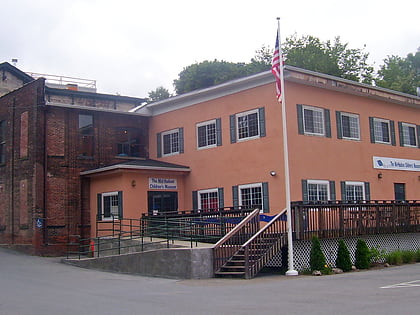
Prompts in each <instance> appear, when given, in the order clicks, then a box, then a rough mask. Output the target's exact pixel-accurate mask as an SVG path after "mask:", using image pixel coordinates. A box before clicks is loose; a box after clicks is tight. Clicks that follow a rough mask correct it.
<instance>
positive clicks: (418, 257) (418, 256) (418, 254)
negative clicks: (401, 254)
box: [416, 249, 420, 262]
mask: <svg viewBox="0 0 420 315" xmlns="http://www.w3.org/2000/svg"><path fill="white" fill-rule="evenodd" d="M416 262H420V249H418V250H416Z"/></svg>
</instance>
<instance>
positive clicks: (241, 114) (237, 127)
mask: <svg viewBox="0 0 420 315" xmlns="http://www.w3.org/2000/svg"><path fill="white" fill-rule="evenodd" d="M252 114H257V128H258V133H257V135H255V136H248V137H243V138H241V137H240V135H239V127H240V124H241V123H240V122H239V118H241V117H245V116H249V115H252ZM235 119H236V139H237V142H241V141H246V140H252V139H258V138H260V137H261V130H260V114H259V111H258V108H257V109H252V110H249V111H246V112H242V113H238V114H236V115H235ZM247 128H248V133H249V123H248V127H247Z"/></svg>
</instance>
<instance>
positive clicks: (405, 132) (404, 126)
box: [401, 122, 418, 148]
mask: <svg viewBox="0 0 420 315" xmlns="http://www.w3.org/2000/svg"><path fill="white" fill-rule="evenodd" d="M401 128H402V135H403V139H402V142H403V146H404V147H410V148H417V145H418V143H417V139H418V135H417V126H416V125H414V124H409V123H405V122H402V123H401ZM408 128H413V129H414V141H415V144H414V145H412V144H410V143H409V142H410V138H409V137H410V135H409V132H408V130H409V129H408ZM406 136H407V137H406Z"/></svg>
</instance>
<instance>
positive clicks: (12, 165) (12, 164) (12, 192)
mask: <svg viewBox="0 0 420 315" xmlns="http://www.w3.org/2000/svg"><path fill="white" fill-rule="evenodd" d="M15 111H16V98H13V102H12V119H11V121H10V125H11V126H10V130H11V135H10V138H11V139H10V143H11V151H12V152H11V157H12V158H11V159H10V175H11V176H10V177H11V178H10V187H11V189H10V200H9V203H10V205H9V207H10V214H11V215H10V216H11V223H12V224H11V229H12V230H11V240H10V241H11V244H14V243H15V206H14V205H15V203H14V199H15V150H14V148H15V115H16V114H15Z"/></svg>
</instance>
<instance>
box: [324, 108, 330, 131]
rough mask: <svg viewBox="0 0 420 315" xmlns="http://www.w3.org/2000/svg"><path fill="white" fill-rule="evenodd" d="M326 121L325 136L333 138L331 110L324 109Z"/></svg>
mask: <svg viewBox="0 0 420 315" xmlns="http://www.w3.org/2000/svg"><path fill="white" fill-rule="evenodd" d="M324 120H325V136H326V137H327V138H331V118H330V110H329V109H324Z"/></svg>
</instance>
